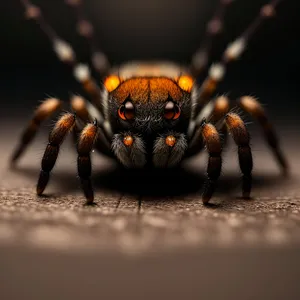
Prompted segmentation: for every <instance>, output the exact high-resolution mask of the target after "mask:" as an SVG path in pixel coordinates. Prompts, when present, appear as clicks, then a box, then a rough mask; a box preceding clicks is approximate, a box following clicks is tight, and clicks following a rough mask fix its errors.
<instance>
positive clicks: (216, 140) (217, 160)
mask: <svg viewBox="0 0 300 300" xmlns="http://www.w3.org/2000/svg"><path fill="white" fill-rule="evenodd" d="M199 130H201V131H202V139H203V142H204V144H205V145H206V149H207V152H208V155H209V157H208V165H207V179H206V182H205V184H204V191H203V194H202V201H203V203H204V204H207V203H208V202H209V200H210V199H211V197H212V195H213V193H214V191H215V187H216V183H217V180H218V178H219V177H220V174H221V168H222V157H221V153H222V143H221V139H220V136H219V133H218V131H217V129H216V128H215V127H214V126H213V125H212V124H209V123H205V121H204V122H203V124H202V128H199Z"/></svg>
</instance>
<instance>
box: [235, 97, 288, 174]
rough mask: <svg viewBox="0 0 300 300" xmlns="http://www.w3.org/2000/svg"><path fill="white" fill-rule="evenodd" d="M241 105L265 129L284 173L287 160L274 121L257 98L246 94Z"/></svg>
mask: <svg viewBox="0 0 300 300" xmlns="http://www.w3.org/2000/svg"><path fill="white" fill-rule="evenodd" d="M239 106H240V107H241V108H242V109H243V110H244V111H246V112H247V113H249V114H250V115H251V116H252V117H254V118H255V119H256V120H257V121H258V123H259V124H260V126H261V128H262V130H263V133H264V136H265V140H266V141H267V143H268V145H269V147H270V149H271V151H272V152H273V154H274V156H275V158H276V160H277V162H278V164H279V165H280V167H281V169H282V171H283V173H287V172H288V163H287V160H286V158H285V156H284V154H283V153H282V151H281V149H280V144H279V139H278V137H277V134H276V132H275V129H274V127H273V125H272V123H271V122H270V121H269V119H268V117H267V115H266V112H265V111H264V109H263V107H262V105H261V104H260V103H259V102H258V101H257V100H256V99H255V98H253V97H250V96H245V97H242V98H241V99H240V101H239Z"/></svg>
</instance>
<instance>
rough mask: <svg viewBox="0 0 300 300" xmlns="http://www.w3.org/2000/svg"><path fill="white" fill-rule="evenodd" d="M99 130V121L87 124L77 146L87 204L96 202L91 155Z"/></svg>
mask: <svg viewBox="0 0 300 300" xmlns="http://www.w3.org/2000/svg"><path fill="white" fill-rule="evenodd" d="M98 129H99V128H98V124H97V121H95V122H94V123H93V124H87V125H86V126H85V127H84V129H83V130H82V132H81V134H80V137H79V141H78V146H77V152H78V158H77V168H78V176H79V179H80V183H81V187H82V190H83V192H84V195H85V198H86V201H87V202H86V204H93V202H94V192H93V187H92V182H91V173H92V164H91V155H90V153H91V151H92V149H93V146H94V144H95V142H96V140H97V138H98V131H99V130H98Z"/></svg>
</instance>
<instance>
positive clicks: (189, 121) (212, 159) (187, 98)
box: [12, 0, 287, 204]
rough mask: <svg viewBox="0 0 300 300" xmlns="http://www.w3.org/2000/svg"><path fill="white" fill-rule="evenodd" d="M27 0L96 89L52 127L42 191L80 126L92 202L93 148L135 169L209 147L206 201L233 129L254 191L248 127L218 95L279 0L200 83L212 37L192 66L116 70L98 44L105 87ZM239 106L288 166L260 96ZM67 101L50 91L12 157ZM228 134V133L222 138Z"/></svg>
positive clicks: (218, 19)
mask: <svg viewBox="0 0 300 300" xmlns="http://www.w3.org/2000/svg"><path fill="white" fill-rule="evenodd" d="M232 1H233V0H221V1H220V6H219V8H218V9H217V12H216V14H215V16H214V17H213V19H212V21H211V22H210V23H209V26H208V27H207V39H210V38H212V37H213V36H214V35H215V34H217V33H218V32H219V30H220V29H221V28H222V21H223V20H222V19H223V10H224V8H225V7H226V6H228V5H229V4H230V3H231V2H232ZM22 2H23V4H24V5H25V8H26V15H27V17H29V18H31V19H34V20H36V21H37V22H38V23H39V24H40V25H41V27H42V28H44V29H45V28H47V30H45V33H46V34H48V36H49V38H50V40H51V41H52V43H53V47H54V50H55V52H56V53H57V55H58V57H59V59H60V60H62V61H63V62H67V63H69V64H73V66H74V75H75V77H76V78H77V80H78V81H79V82H80V83H81V84H82V85H83V87H84V89H85V90H86V92H87V93H88V94H89V95H90V98H89V100H88V102H87V101H86V100H84V99H83V98H82V97H80V96H74V97H73V98H72V100H71V106H72V110H73V111H74V113H76V114H74V113H66V114H64V115H62V116H61V117H60V118H59V120H58V121H57V122H56V124H55V126H54V128H53V129H52V131H51V133H50V135H49V143H48V145H47V147H46V150H45V154H44V156H43V159H42V169H41V173H40V177H39V180H38V184H37V194H38V195H41V194H42V193H43V191H44V189H45V188H46V185H47V183H48V180H49V177H50V172H51V170H52V168H53V167H54V164H55V162H56V159H57V156H58V153H59V148H60V145H61V143H62V142H63V140H64V138H65V136H66V135H67V133H69V132H70V131H71V130H73V132H74V133H75V135H74V136H75V137H76V139H78V141H77V152H78V160H77V162H78V175H79V178H80V181H81V185H82V189H83V191H84V194H85V197H86V199H87V203H88V204H92V203H93V201H94V193H93V189H92V184H91V179H90V177H91V157H90V153H91V151H92V149H93V148H95V149H97V150H99V151H100V152H101V153H103V154H105V155H108V156H111V157H115V158H117V159H118V161H119V162H120V163H121V164H122V165H123V166H125V167H129V168H143V167H146V166H150V167H156V168H166V167H173V166H178V165H179V164H180V162H181V161H182V160H183V159H184V158H186V157H190V156H193V155H195V154H198V153H199V151H201V150H203V149H206V151H207V152H208V156H209V158H208V166H207V180H206V183H205V185H204V190H203V195H202V199H203V202H204V203H208V201H209V200H210V198H211V197H212V194H213V192H214V189H215V185H216V182H217V179H218V178H219V176H220V173H221V166H222V149H223V147H224V144H225V141H226V137H227V135H228V133H230V134H231V135H232V138H233V140H234V142H235V143H236V145H237V149H238V157H239V164H240V169H241V172H242V175H243V176H242V180H243V187H242V189H243V197H245V198H248V197H249V196H250V191H251V182H252V175H251V173H252V165H253V163H252V153H251V148H250V145H249V142H250V136H249V133H248V131H247V128H246V126H245V124H244V122H243V120H242V119H241V118H240V116H239V115H238V114H236V113H232V112H230V103H229V99H228V98H227V97H225V96H220V97H217V98H213V94H214V92H215V90H216V87H217V84H218V82H220V80H221V79H222V78H223V76H224V73H225V69H226V65H227V64H228V63H229V62H231V61H232V60H235V59H237V58H238V57H239V56H240V55H241V54H242V52H243V50H244V48H245V47H246V44H247V42H248V40H249V38H250V36H251V35H252V34H253V32H254V29H256V28H257V27H258V25H259V24H260V22H261V21H262V20H264V19H266V18H269V17H271V16H273V15H274V11H275V7H276V5H278V3H279V2H280V1H278V0H273V1H271V2H270V3H269V4H267V5H265V6H263V7H262V9H261V11H260V14H259V17H258V18H257V19H256V20H255V21H254V23H253V24H251V25H250V27H249V28H248V29H247V30H246V31H245V32H244V33H243V34H242V35H241V36H240V37H239V38H238V39H237V40H236V41H234V42H233V43H232V44H230V45H229V46H228V47H227V49H226V50H225V52H224V55H223V58H222V60H221V62H219V63H216V64H213V65H212V66H211V67H210V68H209V72H208V76H207V78H206V79H205V80H204V81H203V83H202V85H201V86H200V87H198V86H197V85H196V83H195V82H196V80H195V79H196V78H197V75H198V74H199V72H200V71H201V70H203V69H204V67H205V66H206V63H207V55H208V53H209V50H210V49H209V47H208V46H207V45H210V43H209V42H207V41H206V42H205V43H204V45H205V46H203V47H200V48H199V50H198V51H197V52H196V53H195V55H194V56H193V59H192V63H191V66H190V68H186V69H183V68H182V67H179V66H178V65H176V64H173V63H169V62H157V63H144V62H134V63H128V64H125V65H123V66H121V67H119V68H117V69H116V70H114V69H109V67H108V60H107V59H106V57H105V55H104V54H103V53H102V52H100V51H95V50H94V49H95V47H94V44H93V47H92V49H93V51H92V61H93V67H94V68H95V70H97V71H98V72H100V73H101V74H104V75H103V77H104V84H103V88H99V87H98V85H97V84H96V82H95V80H94V79H93V78H92V76H91V75H90V72H89V68H88V67H87V66H85V65H80V64H77V62H76V59H75V55H74V52H73V50H72V48H71V47H70V45H68V44H67V43H66V42H64V41H62V40H61V39H60V38H58V36H57V34H56V33H54V31H53V30H52V29H51V28H50V27H49V24H47V23H46V22H45V20H44V19H43V17H42V14H41V11H40V9H39V8H38V7H36V6H34V5H32V4H31V3H30V1H29V0H23V1H22ZM66 2H67V3H68V4H69V5H71V6H75V7H77V8H78V9H79V8H80V5H81V1H80V0H76V1H74V0H68V1H66ZM80 16H81V17H79V19H78V30H79V33H80V34H81V35H83V36H84V37H86V38H88V40H89V41H91V39H92V38H93V30H92V25H91V24H90V23H89V22H88V21H87V20H86V19H85V18H83V17H82V14H80ZM216 24H217V25H218V26H216ZM50 29H51V30H50ZM88 29H89V30H88ZM237 105H239V106H240V107H241V108H242V109H243V110H245V111H246V112H248V113H250V114H251V115H252V116H253V117H255V118H256V119H257V120H258V121H259V123H260V124H261V126H262V129H263V131H264V134H265V136H266V138H267V142H268V144H269V146H270V148H271V149H272V151H273V153H274V155H275V157H276V159H277V160H278V162H279V164H280V166H281V168H282V169H283V171H287V163H286V160H285V158H284V156H283V155H282V153H281V150H280V147H279V144H278V139H277V137H276V134H275V132H274V129H273V127H272V125H271V124H270V122H269V120H268V118H267V116H266V114H265V112H264V110H263V108H262V106H261V105H260V103H259V102H258V101H257V100H256V99H254V98H253V97H249V96H245V97H242V98H241V99H240V101H238V103H237ZM60 106H61V102H60V101H59V100H57V99H54V98H51V99H47V100H46V101H45V102H43V103H42V104H41V105H40V106H39V107H38V109H37V110H36V112H35V114H34V117H33V119H32V120H31V122H30V124H29V125H28V127H27V128H26V130H25V132H24V134H23V136H22V139H21V143H20V145H19V146H18V148H17V149H16V151H15V152H14V154H13V157H12V162H13V163H15V162H16V161H17V159H18V158H19V157H20V156H21V154H22V153H23V152H24V150H25V148H26V146H27V145H28V144H29V143H30V141H31V140H32V138H33V136H34V135H35V133H36V131H37V128H38V126H39V125H40V123H41V122H42V121H43V120H44V119H46V118H48V117H50V116H51V115H52V114H53V113H54V112H55V111H56V110H57V109H59V108H60ZM221 134H222V135H223V136H224V138H222V139H221V138H220V135H221Z"/></svg>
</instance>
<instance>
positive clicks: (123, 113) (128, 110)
mask: <svg viewBox="0 0 300 300" xmlns="http://www.w3.org/2000/svg"><path fill="white" fill-rule="evenodd" d="M134 113H135V109H134V105H133V104H132V102H131V101H126V102H125V103H124V104H122V105H121V106H120V107H119V109H118V114H119V117H120V118H121V119H122V120H132V119H133V118H134Z"/></svg>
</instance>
